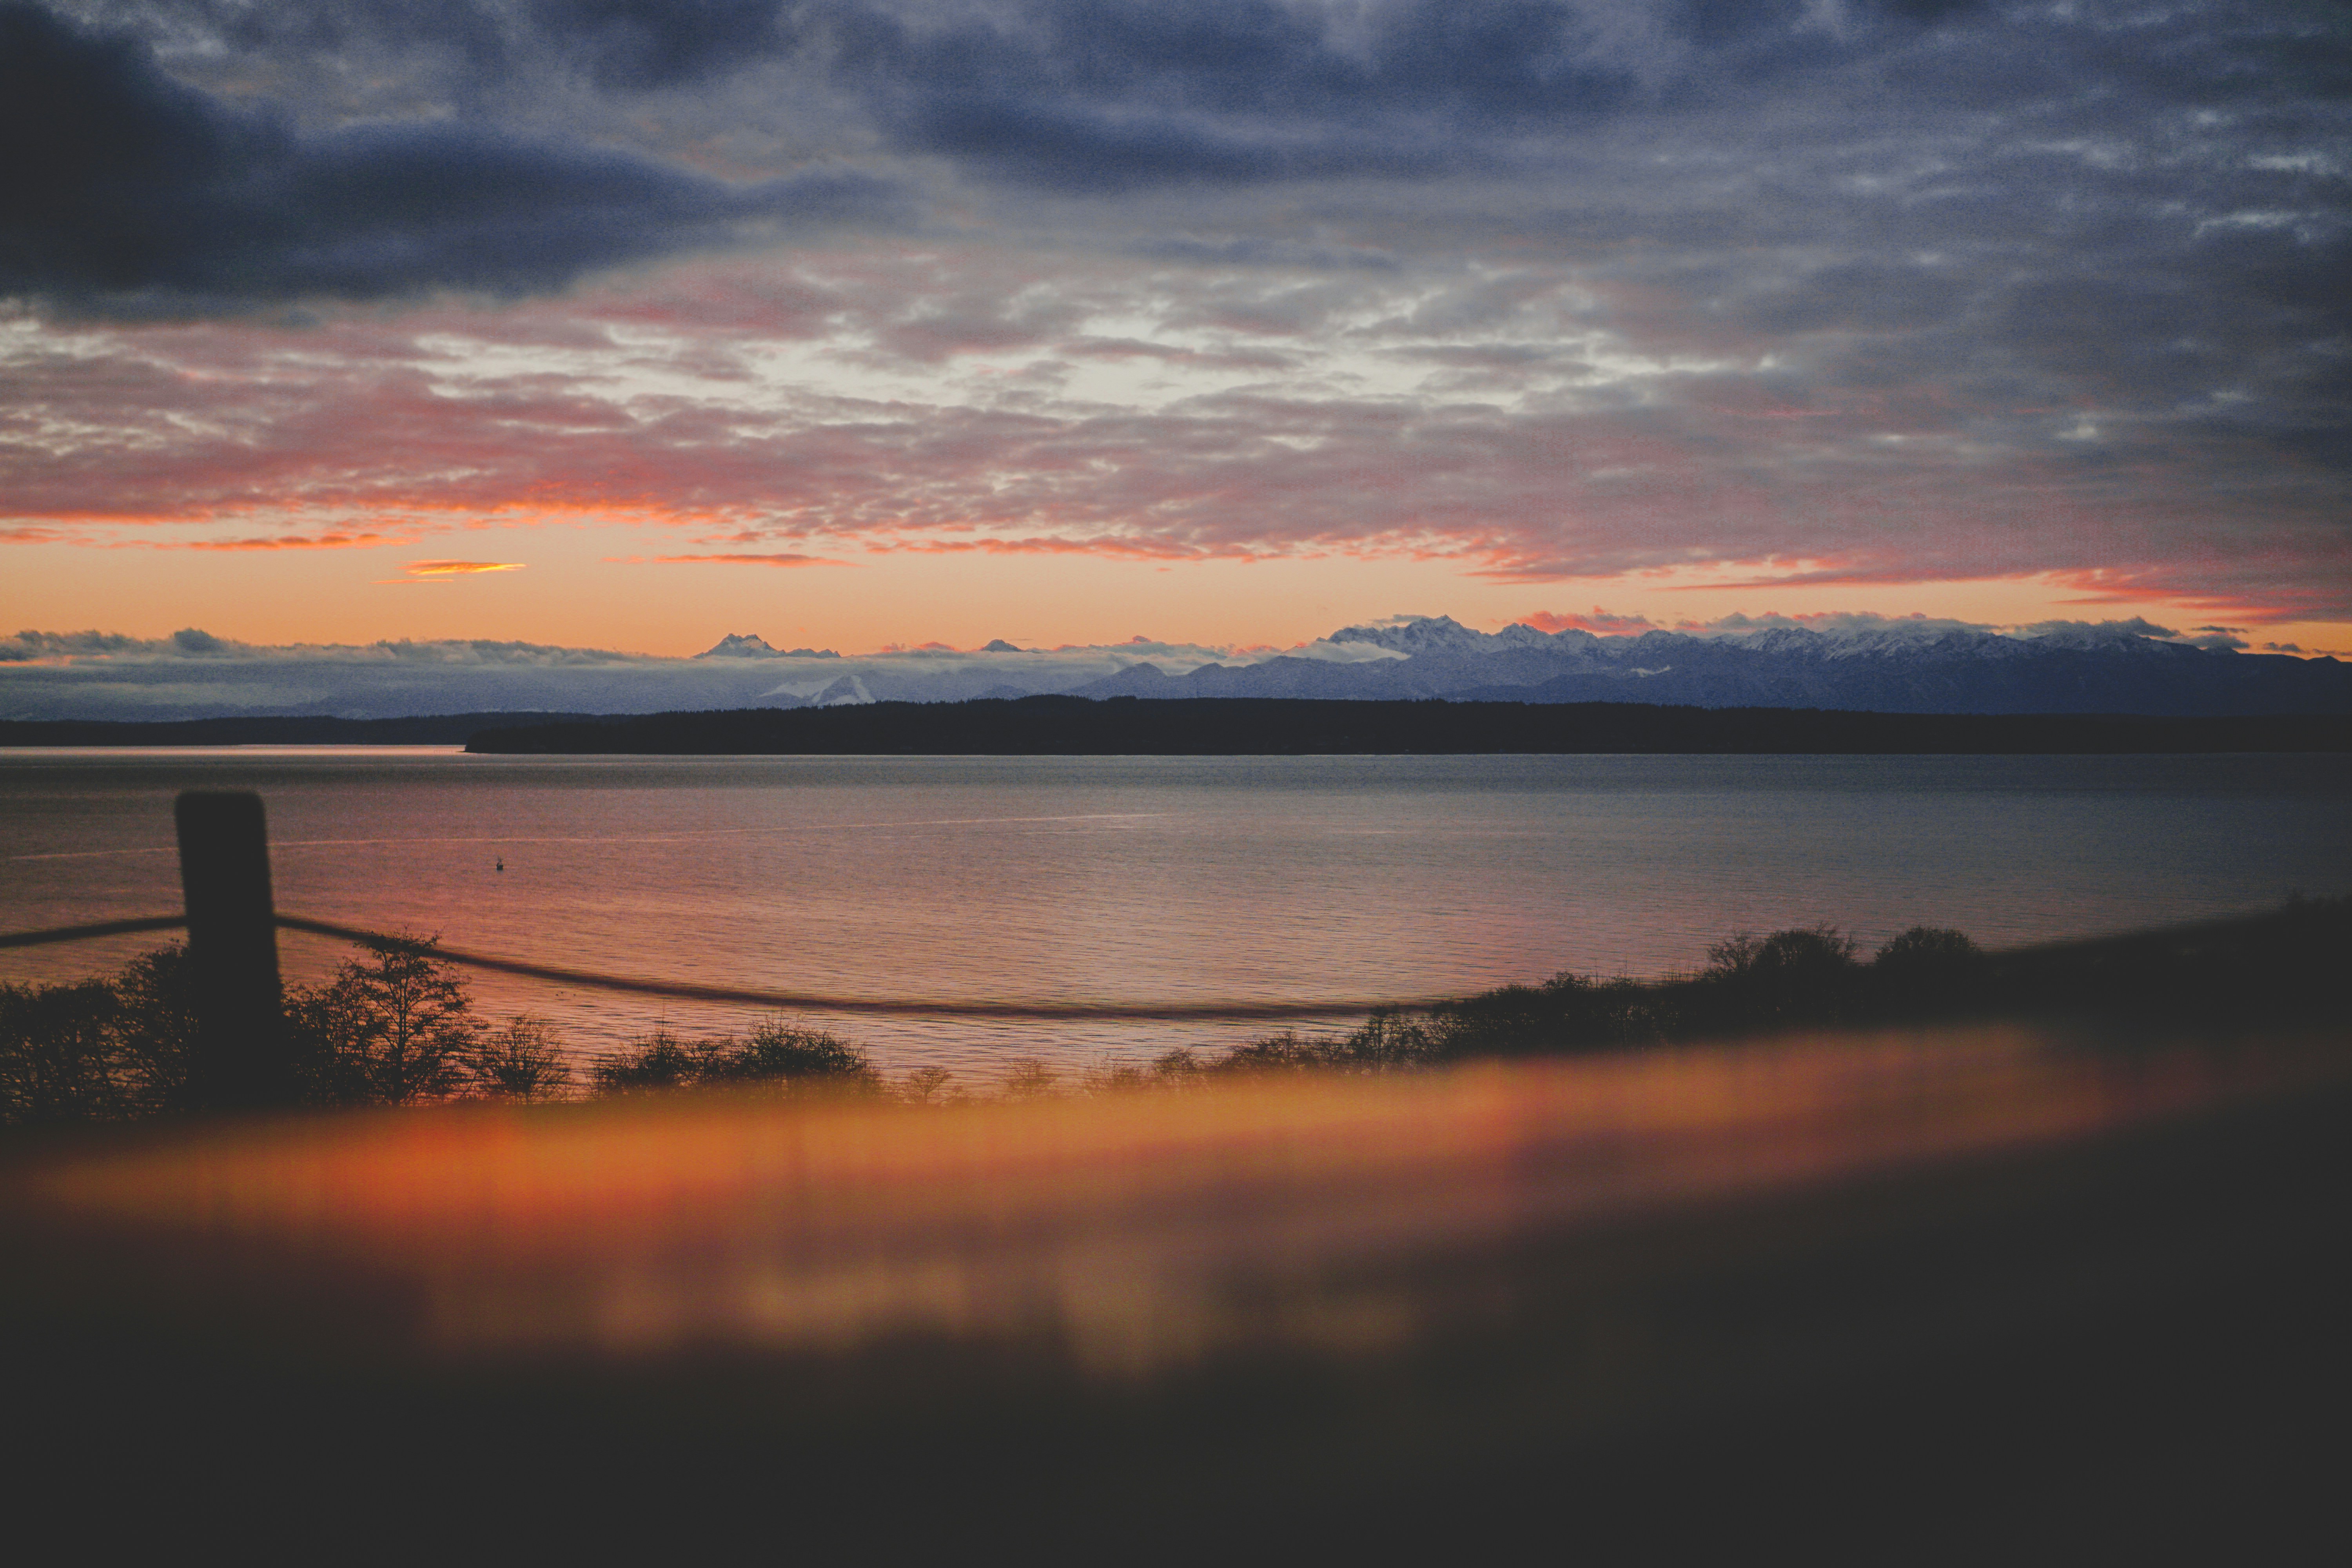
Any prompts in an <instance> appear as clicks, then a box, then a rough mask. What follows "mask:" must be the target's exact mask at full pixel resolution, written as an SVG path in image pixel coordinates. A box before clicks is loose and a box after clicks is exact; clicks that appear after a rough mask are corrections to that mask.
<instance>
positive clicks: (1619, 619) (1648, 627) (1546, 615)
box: [1518, 605, 1657, 637]
mask: <svg viewBox="0 0 2352 1568" xmlns="http://www.w3.org/2000/svg"><path fill="white" fill-rule="evenodd" d="M1518 624H1519V625H1521V626H1533V627H1535V629H1536V630H1538V631H1539V632H1566V631H1579V632H1592V633H1595V634H1596V635H1599V636H1602V637H1612V636H1616V635H1618V634H1620V633H1631V634H1633V635H1637V636H1638V635H1639V634H1641V633H1643V632H1646V631H1654V630H1656V629H1657V623H1656V622H1654V621H1653V620H1651V619H1650V617H1649V616H1613V615H1611V614H1610V613H1609V612H1608V611H1607V610H1604V609H1602V608H1601V606H1600V605H1593V606H1592V613H1591V615H1580V614H1578V613H1577V612H1575V611H1569V612H1567V613H1566V614H1560V613H1556V612H1554V611H1551V610H1538V611H1537V612H1536V613H1535V614H1534V615H1531V616H1520V617H1519V622H1518Z"/></svg>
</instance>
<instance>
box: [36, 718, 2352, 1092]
mask: <svg viewBox="0 0 2352 1568" xmlns="http://www.w3.org/2000/svg"><path fill="white" fill-rule="evenodd" d="M187 788H209V789H252V790H256V791H258V792H259V793H260V794H261V795H262V797H263V799H264V801H265V802H266V803H267V805H268V813H269V825H270V833H271V838H272V855H273V870H274V875H275V879H276V886H277V897H278V908H279V909H280V910H284V911H287V912H289V913H296V914H303V915H310V916H312V917H315V918H318V919H322V920H331V921H343V922H348V923H350V924H353V925H359V926H365V927H369V928H372V929H376V930H390V931H410V932H416V933H421V934H436V933H437V934H438V935H440V936H441V937H442V938H443V939H444V940H445V941H446V942H449V943H450V944H451V945H453V946H460V947H467V948H473V949H477V950H480V951H484V952H495V953H499V954H501V955H506V956H511V957H515V958H520V959H525V960H530V961H535V962H540V963H555V964H563V965H569V966H573V967H582V968H593V969H601V970H604V971H607V972H610V973H621V974H629V975H644V976H647V977H654V978H662V979H675V980H688V981H695V982H699V983H703V984H732V985H750V986H762V987H774V988H779V989H787V990H793V991H798V992H808V993H821V994H831V995H842V996H868V997H908V996H919V997H923V998H954V999H966V1000H996V1001H1059V1002H1101V1001H1112V1002H1121V1003H1147V1002H1184V1003H1202V1002H1252V1001H1284V1002H1290V1001H1300V1000H1314V999H1324V998H1349V999H1355V998H1378V997H1413V996H1428V995H1433V994H1459V993H1463V992H1466V991H1470V990H1475V989H1479V988H1482V987H1486V986H1489V985H1495V984H1503V983H1506V982H1510V981H1531V980H1540V979H1542V978H1544V977H1545V976H1548V975H1550V974H1552V973H1557V972H1559V971H1560V970H1563V969H1570V970H1575V971H1577V972H1579V973H1599V974H1620V973H1622V974H1633V975H1641V976H1649V975H1655V974H1660V973H1666V972H1669V971H1674V970H1686V969H1691V968H1696V967H1697V966H1698V965H1699V964H1701V963H1704V962H1705V959H1706V948H1707V945H1708V944H1709V943H1710V942H1717V941H1720V940H1722V939H1723V938H1724V937H1725V936H1727V935H1729V934H1731V933H1733V932H1735V931H1743V930H1745V931H1768V930H1772V929H1775V928H1779V927H1782V926H1790V925H1813V924H1818V923H1823V922H1827V923H1833V924H1836V925H1838V926H1841V927H1843V929H1845V930H1846V931H1850V932H1852V933H1853V935H1855V936H1857V937H1859V938H1861V939H1862V940H1863V941H1864V942H1865V943H1869V944H1874V943H1876V942H1882V941H1884V940H1885V938H1887V937H1889V936H1891V935H1893V934H1895V932H1896V931H1901V930H1903V929H1904V928H1906V927H1907V926H1910V925H1914V924H1922V923H1924V924H1930V925H1944V926H1955V927H1958V928H1959V929H1960V930H1962V931H1968V932H1969V934H1970V935H1972V936H1974V937H1975V938H1976V939H1977V940H1978V941H1979V942H1983V943H1985V944H1986V945H1988V946H2007V945H2012V944H2017V943H2021V942H2038V941H2046V940H2053V939H2058V938H2064V937H2073V936H2085V935H2092V934H2096V933H2099V932H2104V931H2120V930H2127V929H2131V928H2135V927H2139V926H2144V925H2150V924H2158V923H2167V922H2173V921H2187V920H2194V919H2198V918H2202V917H2209V916H2215V915H2223V914H2231V913H2238V912H2243V911H2250V910H2259V909H2263V908H2266V907H2270V906H2273V905H2275V904H2276V903H2277V902H2278V901H2279V900H2282V899H2284V898H2285V897H2286V896H2287V895H2288V894H2289V893H2290V892H2292V891H2296V890H2300V891H2304V892H2306V893H2311V894H2314V895H2332V894H2340V893H2344V892H2347V891H2352V758H2347V757H2341V756H2267V755H2264V756H2218V757H2211V756H2208V757H2175V756H2162V757H1654V756H1622V757H1606V756H1603V757H1280V758H1276V757H1238V758H1236V757H1151V758H1138V757H1076V758H1055V757H1021V758H988V757H865V758H860V757H758V758H750V757H742V758H738V757H714V758H658V759H653V758H579V757H468V756H465V755H462V754H459V753H457V752H453V751H450V750H446V749H438V748H398V749H337V750H319V751H299V750H283V751H281V750H273V749H262V748H240V749H236V750H230V751H221V752H98V751H74V752H69V751H53V752H29V751H28V752H0V930H11V931H13V930H21V929H26V928H29V927H37V926H46V925H52V924H64V923H68V922H79V921H99V920H107V919H112V918H120V917H124V916H133V915H145V914H158V913H165V912H170V911H172V910H176V909H177V907H178V904H179V897H180V891H179V882H178V864H177V860H176V858H175V855H174V851H173V828H172V799H173V795H174V794H175V793H176V792H178V791H179V790H182V789H187ZM501 861H503V863H504V867H505V868H504V869H503V870H499V869H498V866H499V862H501ZM155 940H156V939H153V938H146V939H139V938H131V939H120V940H116V941H112V942H105V943H82V944H74V945H70V946H63V947H52V948H45V949H33V950H24V951H17V952H0V978H5V979H12V980H19V981H21V980H28V979H42V980H50V979H61V978H68V977H72V976H75V975H79V974H86V973H96V972H100V971H103V970H105V969H107V968H109V967H110V966H112V965H113V964H115V963H120V962H121V959H123V958H124V957H127V956H128V955H130V954H131V953H132V952H138V951H141V950H142V948H144V947H146V946H150V945H153V943H154V942H155ZM345 951H346V950H344V949H342V948H341V947H340V945H339V944H336V943H333V942H325V941H321V940H319V939H315V938H310V937H301V936H292V935H289V936H288V937H286V938H285V939H284V952H285V957H286V967H287V970H288V973H289V978H291V979H296V980H309V979H316V978H318V977H320V976H321V975H323V974H324V973H327V972H328V971H329V969H330V968H331V966H332V964H333V963H335V962H336V961H337V960H338V959H339V958H340V957H341V956H342V955H343V953H344V952H345ZM473 985H474V990H475V994H476V997H477V1000H478V1003H479V1004H480V1005H482V1006H483V1007H484V1008H485V1010H487V1011H488V1012H491V1013H493V1014H503V1013H506V1012H511V1011H520V1010H529V1011H532V1012H537V1013H541V1014H543V1015H546V1016H549V1017H551V1019H553V1020H554V1021H555V1023H556V1024H557V1026H558V1027H559V1028H560V1029H562V1031H563V1032H564V1033H565V1034H566V1035H567V1037H569V1038H571V1039H572V1042H573V1043H574V1044H575V1046H577V1047H581V1048H582V1049H583V1050H595V1049H599V1048H604V1047H610V1046H613V1045H614V1044H617V1043H619V1042H620V1041H622V1040H624V1039H625V1038H627V1037H630V1036H631V1035H633V1034H636V1033H640V1032H642V1031H643V1030H645V1029H646V1028H648V1027H650V1026H653V1025H654V1024H655V1023H656V1022H664V1021H666V1022H667V1023H668V1024H669V1025H671V1026H674V1027H677V1028H682V1029H687V1030H705V1029H719V1028H730V1029H736V1030H740V1029H741V1028H743V1027H744V1026H747V1025H748V1024H749V1023H751V1021H752V1020H753V1018H754V1016H755V1015H753V1014H751V1012H749V1011H747V1010H744V1009H730V1008H722V1007H714V1006H707V1005H697V1004H685V1003H669V1004H664V1003H661V1002H658V1001H654V1000H650V999H643V998H631V997H621V996H613V995H608V994H596V993H592V992H585V991H580V990H574V989H569V988H564V987H558V986H551V985H545V984H538V983H534V982H528V981H520V980H513V979H506V978H500V977H496V976H487V975H486V976H480V977H478V978H477V979H476V980H475V981H474V982H473ZM805 1021H807V1022H810V1023H814V1024H816V1025H819V1026H824V1027H830V1028H834V1029H835V1030H836V1031H838V1032H840V1033H842V1034H844V1035H845V1036H847V1037H852V1038H855V1039H857V1040H858V1041H860V1042H861V1043H863V1044H865V1045H866V1046H867V1047H869V1048H871V1049H872V1050H873V1051H874V1053H875V1055H876V1057H877V1059H878V1060H879V1061H881V1062H882V1063H883V1064H884V1065H885V1066H887V1067H889V1068H894V1069H902V1068H908V1067H915V1066H923V1065H939V1066H944V1067H948V1068H953V1069H956V1070H957V1071H959V1072H961V1073H963V1074H966V1075H968V1076H971V1077H976V1078H981V1079H986V1078H988V1077H990V1076H992V1074H993V1073H994V1072H995V1071H996V1070H998V1069H999V1068H1000V1067H1001V1065H1002V1063H1003V1061H1004V1060H1005V1059H1006V1058H1011V1057H1016V1056H1029V1057H1040V1058H1046V1059H1048V1060H1049V1061H1054V1062H1055V1063H1057V1064H1059V1065H1062V1066H1065V1067H1074V1068H1075V1067H1084V1066H1087V1065H1089V1064H1094V1063H1098V1062H1101V1061H1103V1060H1105V1059H1107V1058H1139V1057H1143V1056H1148V1055H1150V1054H1152V1053H1154V1052H1157V1051H1160V1050H1163V1049H1165V1048H1167V1047H1170V1046H1173V1045H1194V1046H1201V1047H1212V1048H1213V1047H1218V1046H1222V1045H1227V1044H1232V1043H1234V1042H1236V1041H1238V1040H1240V1039H1243V1038H1246V1037H1249V1036H1250V1035H1252V1034H1254V1033H1262V1032H1264V1026H1246V1025H1236V1026H1224V1025H1202V1024H1133V1023H1102V1024H1060V1023H1055V1024H1045V1025H1041V1024H1026V1023H1023V1024H1013V1023H995V1022H973V1021H970V1020H955V1019H943V1020H934V1019H922V1018H904V1017H893V1018H887V1019H885V1018H872V1017H862V1016H847V1015H844V1016H822V1015H813V1016H808V1017H807V1018H806V1020H805ZM1334 1021H1335V1022H1344V1021H1346V1020H1344V1019H1337V1018H1335V1020H1334Z"/></svg>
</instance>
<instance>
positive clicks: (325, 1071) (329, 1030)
mask: <svg viewBox="0 0 2352 1568" xmlns="http://www.w3.org/2000/svg"><path fill="white" fill-rule="evenodd" d="M360 946H361V948H362V950H363V952H365V953H366V956H365V957H363V958H354V959H349V960H346V961H345V962H344V963H343V964H342V965H341V967H340V968H338V969H337V970H336V971H335V975H334V978H333V979H332V980H331V981H329V982H328V983H327V984H325V985H323V986H320V987H318V988H316V989H308V988H300V987H298V988H296V989H295V991H294V992H293V993H292V994H290V995H289V997H288V1006H287V1022H288V1025H289V1028H290V1029H291V1030H292V1032H293V1035H294V1038H295V1041H296V1046H297V1055H298V1059H299V1061H300V1063H301V1065H302V1068H303V1069H304V1073H305V1076H306V1077H307V1078H308V1079H309V1089H310V1098H311V1099H313V1100H317V1101H319V1102H321V1103H324V1104H331V1105H407V1104H411V1103H414V1102H415V1101H418V1100H443V1099H446V1098H447V1097H448V1096H449V1095H450V1094H452V1093H454V1092H455V1091H457V1089H460V1088H461V1087H463V1086H464V1084H465V1082H466V1079H467V1071H466V1068H467V1061H468V1058H470V1057H471V1056H472V1054H473V1052H474V1049H475V1042H476V1036H477V1034H478V1025H477V1023H476V1022H475V1019H474V1016H473V1009H472V1005H471V1004H470V1002H469V1001H468V999H467V995H466V986H465V983H464V982H463V981H461V980H459V979H458V978H457V972H456V970H455V968H454V967H453V966H452V965H451V964H450V963H449V962H448V961H447V960H446V959H444V958H442V957H440V956H439V955H438V954H437V953H436V952H434V941H433V939H432V938H429V937H386V938H381V939H374V940H371V941H367V942H362V943H361V944H360Z"/></svg>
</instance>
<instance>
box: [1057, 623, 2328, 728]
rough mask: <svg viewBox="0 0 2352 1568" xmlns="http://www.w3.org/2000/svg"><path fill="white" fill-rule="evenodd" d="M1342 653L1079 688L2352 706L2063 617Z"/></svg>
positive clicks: (2234, 656)
mask: <svg viewBox="0 0 2352 1568" xmlns="http://www.w3.org/2000/svg"><path fill="white" fill-rule="evenodd" d="M1323 645H1324V647H1327V648H1328V649H1336V650H1345V651H1353V652H1356V653H1358V654H1360V656H1361V657H1360V658H1357V659H1355V660H1353V661H1349V662H1342V661H1339V660H1336V659H1333V658H1300V657H1296V656H1283V657H1279V658H1269V659H1263V660H1260V661H1258V662H1255V663H1252V664H1236V665H1215V664H1212V665H1204V666H1202V667H1201V668H1196V669H1193V670H1192V671H1191V672H1190V673H1188V674H1185V675H1182V676H1171V675H1169V674H1167V673H1165V672H1163V671H1162V670H1160V668H1158V667H1157V666H1155V665H1152V664H1150V663H1148V662H1145V663H1138V664H1135V665H1132V666H1130V667H1129V668H1126V669H1124V670H1121V671H1119V672H1118V674H1116V675H1112V676H1108V677H1106V678H1104V679H1098V680H1095V681H1090V682H1088V683H1087V684H1085V685H1083V686H1079V687H1077V688H1076V689H1074V692H1073V694H1074V695H1076V696H1081V697H1142V698H1150V699H1158V700H1166V699H1173V698H1192V697H1310V698H1328V699H1340V698H1349V699H1357V700H1383V699H1385V700H1405V699H1412V698H1428V697H1443V698H1448V699H1452V700H1471V701H1508V702H1570V703H1576V702H1639V703H1656V704H1666V705H1679V706H1690V707H1698V708H1750V707H1754V708H1834V709H1849V710H1858V711H1865V712H1877V713H2142V714H2150V715H2174V716H2188V715H2192V714H2224V713H2237V714H2255V713H2352V665H2346V664H2342V663H2339V662H2338V661H2336V660H2335V659H2333V658H2315V659H2304V658H2293V657H2291V656H2288V655H2285V654H2255V653H2240V652H2235V651H2232V650H2230V649H2228V648H2216V647H2197V646H2194V645H2192V644H2189V643H2182V642H2175V641H2168V640H2166V639H2164V638H2160V637H2147V636H2142V635H2138V634H2137V633H2134V632H2132V631H2129V630H2126V629H2099V628H2069V630H2067V631H2066V632H2063V633H2053V634H2050V635H2045V636H2041V637H2004V636H2000V635H1996V634H1994V633H1990V632H1981V631H1972V630H1968V629H1965V628H1946V629H1937V630H1934V631H1919V630H1913V629H1911V628H1909V627H1906V626H1903V625H1902V624H1901V623H1894V624H1893V625H1892V626H1887V627H1881V628H1874V629H1872V630H1868V631H1861V632H1816V631H1811V630H1808V629H1805V628H1801V627H1782V628H1774V629H1771V630H1767V631H1760V632H1754V633H1748V634H1745V635H1741V636H1709V637H1694V636H1689V635H1686V634H1684V633H1680V632H1662V631H1654V632H1645V633H1643V635H1642V636H1640V637H1595V636H1594V635H1593V634H1592V633H1591V632H1586V631H1577V630H1569V631H1562V632H1558V633H1545V632H1539V631H1538V630H1536V629H1535V628H1534V627H1532V626H1506V627H1504V628H1503V629H1502V630H1501V631H1499V632H1492V633H1489V632H1479V631H1474V630H1472V629H1471V628H1470V627H1468V626H1462V625H1460V624H1459V623H1457V622H1455V621H1454V620H1453V619H1452V618H1450V617H1448V616H1424V617H1422V618H1419V619H1415V620H1412V621H1406V622H1402V623H1400V624H1397V625H1392V626H1349V627H1346V628H1343V629H1342V630H1339V631H1336V632H1333V633H1332V634H1331V635H1330V636H1329V637H1327V638H1325V639H1323Z"/></svg>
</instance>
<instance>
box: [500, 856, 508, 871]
mask: <svg viewBox="0 0 2352 1568" xmlns="http://www.w3.org/2000/svg"><path fill="white" fill-rule="evenodd" d="M506 868H507V858H506V857H505V856H503V855H501V856H499V870H501V871H503V870H505V869H506Z"/></svg>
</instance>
